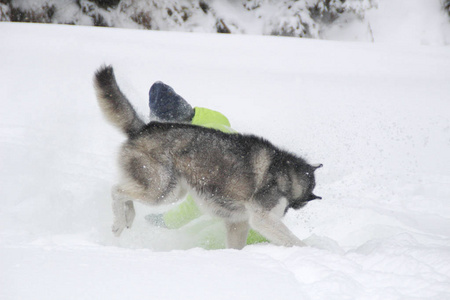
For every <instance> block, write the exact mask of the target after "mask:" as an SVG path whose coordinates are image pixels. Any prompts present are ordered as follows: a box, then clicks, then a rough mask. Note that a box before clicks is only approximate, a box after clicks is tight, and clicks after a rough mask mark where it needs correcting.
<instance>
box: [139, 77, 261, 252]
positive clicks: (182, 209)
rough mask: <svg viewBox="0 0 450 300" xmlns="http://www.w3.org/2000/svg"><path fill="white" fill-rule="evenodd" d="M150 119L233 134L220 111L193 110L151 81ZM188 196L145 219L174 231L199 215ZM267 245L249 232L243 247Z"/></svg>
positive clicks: (166, 89)
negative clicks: (245, 244)
mask: <svg viewBox="0 0 450 300" xmlns="http://www.w3.org/2000/svg"><path fill="white" fill-rule="evenodd" d="M149 106H150V120H151V121H160V122H175V123H190V124H193V125H198V126H203V127H208V128H213V129H217V130H220V131H223V132H226V133H233V132H236V131H234V130H233V129H232V128H231V127H230V126H231V125H230V122H229V121H228V119H227V117H225V116H224V115H223V114H221V113H220V112H217V111H214V110H211V109H207V108H202V107H194V108H192V106H191V105H190V104H189V103H188V102H187V101H186V100H185V99H183V97H181V96H180V95H178V94H177V93H176V92H175V91H174V89H173V88H171V87H170V86H168V85H167V84H164V83H163V82H160V81H158V82H155V83H154V84H153V85H152V86H151V88H150V92H149ZM207 146H208V145H205V147H207ZM202 214H203V213H202V211H201V210H200V209H199V208H198V206H197V204H196V203H195V201H194V199H193V198H192V196H190V195H188V196H187V198H186V200H185V201H183V202H182V203H181V204H179V205H178V206H176V207H174V208H173V209H171V210H169V211H167V212H166V213H164V214H157V215H147V216H146V217H145V218H146V219H147V220H148V221H149V222H151V223H152V224H154V225H157V226H161V227H166V228H169V229H178V228H181V227H183V226H184V225H186V224H188V223H189V222H191V221H193V220H195V219H196V218H198V217H200V216H201V215H202ZM261 242H267V240H266V239H265V238H264V237H263V236H262V235H260V234H259V233H258V232H256V231H254V230H252V229H250V232H249V234H248V238H247V245H249V244H255V243H261Z"/></svg>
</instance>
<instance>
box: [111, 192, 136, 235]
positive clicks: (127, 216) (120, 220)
mask: <svg viewBox="0 0 450 300" xmlns="http://www.w3.org/2000/svg"><path fill="white" fill-rule="evenodd" d="M112 199H113V201H112V209H113V214H114V221H113V226H112V231H113V233H114V235H115V236H120V234H121V233H122V231H123V230H124V229H125V227H126V228H130V227H131V225H133V220H134V217H135V216H136V212H135V210H134V204H133V201H132V199H131V198H130V197H128V196H127V195H126V194H125V192H124V191H123V190H122V189H120V187H119V186H115V187H113V189H112Z"/></svg>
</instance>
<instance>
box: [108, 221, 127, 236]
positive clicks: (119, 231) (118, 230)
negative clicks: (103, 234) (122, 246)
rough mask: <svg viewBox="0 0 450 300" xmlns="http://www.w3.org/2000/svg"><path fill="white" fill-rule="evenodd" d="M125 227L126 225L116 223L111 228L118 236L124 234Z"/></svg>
mask: <svg viewBox="0 0 450 300" xmlns="http://www.w3.org/2000/svg"><path fill="white" fill-rule="evenodd" d="M124 229H125V225H123V224H118V223H114V224H113V226H112V228H111V230H112V232H113V234H114V235H115V236H116V237H119V236H120V235H121V234H122V231H123V230H124Z"/></svg>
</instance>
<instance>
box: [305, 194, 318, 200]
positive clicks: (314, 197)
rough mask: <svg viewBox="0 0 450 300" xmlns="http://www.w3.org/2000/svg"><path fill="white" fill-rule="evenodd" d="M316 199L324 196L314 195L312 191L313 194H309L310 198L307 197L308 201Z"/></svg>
mask: <svg viewBox="0 0 450 300" xmlns="http://www.w3.org/2000/svg"><path fill="white" fill-rule="evenodd" d="M316 199H319V200H321V199H322V197H320V196H316V195H314V194H313V193H311V194H310V195H309V196H308V199H307V200H306V201H312V200H316Z"/></svg>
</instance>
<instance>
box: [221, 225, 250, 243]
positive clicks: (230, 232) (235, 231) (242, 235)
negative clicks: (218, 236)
mask: <svg viewBox="0 0 450 300" xmlns="http://www.w3.org/2000/svg"><path fill="white" fill-rule="evenodd" d="M225 226H226V228H227V248H233V249H242V248H244V246H245V245H246V244H247V235H248V230H249V229H250V226H249V224H248V222H247V221H245V222H230V221H225Z"/></svg>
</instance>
